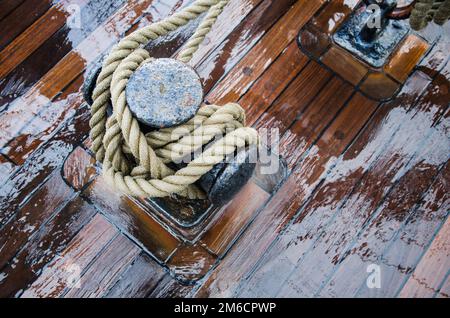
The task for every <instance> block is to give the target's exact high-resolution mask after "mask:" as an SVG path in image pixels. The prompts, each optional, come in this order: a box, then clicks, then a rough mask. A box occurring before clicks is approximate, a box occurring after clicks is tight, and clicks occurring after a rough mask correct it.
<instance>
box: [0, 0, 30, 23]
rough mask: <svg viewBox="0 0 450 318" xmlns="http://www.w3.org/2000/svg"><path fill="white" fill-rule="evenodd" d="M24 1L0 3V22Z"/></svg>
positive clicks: (14, 0) (6, 0)
mask: <svg viewBox="0 0 450 318" xmlns="http://www.w3.org/2000/svg"><path fill="white" fill-rule="evenodd" d="M24 1H25V0H3V1H2V2H1V3H0V20H2V19H3V18H4V17H6V16H8V15H10V14H11V12H12V11H13V10H14V9H16V8H17V7H18V6H20V5H21V4H22V2H24Z"/></svg>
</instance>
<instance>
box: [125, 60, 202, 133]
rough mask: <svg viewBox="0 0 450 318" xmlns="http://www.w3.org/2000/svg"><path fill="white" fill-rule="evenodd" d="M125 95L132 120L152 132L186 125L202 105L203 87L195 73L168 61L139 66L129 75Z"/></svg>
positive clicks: (186, 67)
mask: <svg viewBox="0 0 450 318" xmlns="http://www.w3.org/2000/svg"><path fill="white" fill-rule="evenodd" d="M125 93H126V99H127V103H128V106H129V107H130V110H131V112H132V113H133V114H134V116H135V117H136V118H137V119H138V120H139V121H140V122H142V123H143V124H145V125H148V126H150V127H153V128H164V127H172V126H176V125H180V124H182V123H185V122H186V121H188V120H189V119H191V118H192V117H193V116H194V115H195V114H196V113H197V110H198V109H199V107H200V105H201V103H202V101H203V88H202V83H201V81H200V77H199V76H198V74H197V73H196V72H195V70H194V69H192V68H191V67H190V66H188V65H186V64H185V63H183V62H180V61H178V60H175V59H169V58H161V59H156V60H153V61H151V62H148V63H145V64H143V65H141V66H140V67H139V68H138V69H137V70H136V71H135V72H134V73H133V74H132V75H131V77H130V79H129V81H128V83H127V87H126V90H125Z"/></svg>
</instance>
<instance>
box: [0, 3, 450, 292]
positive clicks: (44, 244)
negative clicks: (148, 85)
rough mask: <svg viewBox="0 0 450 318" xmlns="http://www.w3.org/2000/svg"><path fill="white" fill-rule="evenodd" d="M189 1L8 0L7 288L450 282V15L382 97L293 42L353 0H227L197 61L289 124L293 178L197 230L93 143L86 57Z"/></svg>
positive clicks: (286, 134)
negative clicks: (120, 172)
mask: <svg viewBox="0 0 450 318" xmlns="http://www.w3.org/2000/svg"><path fill="white" fill-rule="evenodd" d="M189 2H190V1H188V0H145V1H141V0H129V1H125V0H115V1H113V0H111V1H100V0H70V1H66V0H59V1H50V0H15V1H11V0H3V1H1V2H0V30H2V31H1V35H0V149H1V154H0V296H1V297H220V296H222V297H312V296H322V297H330V296H331V297H394V296H397V297H411V296H414V297H449V296H450V220H449V219H448V214H449V210H450V197H449V195H448V193H449V192H450V191H449V190H450V184H449V183H450V162H449V158H450V152H449V150H450V130H449V129H450V121H449V115H450V112H449V102H450V92H449V89H450V84H449V78H450V65H449V63H448V58H449V55H448V52H450V41H449V37H450V34H449V27H448V26H449V23H447V25H446V26H445V28H442V29H441V31H440V32H442V34H441V37H440V39H439V40H438V41H437V43H435V44H434V45H433V46H432V47H431V48H430V49H429V51H428V53H427V55H426V56H425V57H424V58H421V60H420V62H419V65H418V66H415V67H414V65H413V66H411V65H409V64H408V60H404V61H403V60H402V61H401V62H399V63H400V66H398V67H400V68H398V67H397V70H398V69H405V68H408V69H410V70H411V74H410V75H409V76H407V77H408V78H407V79H406V78H405V81H406V82H405V84H404V86H402V87H401V88H400V92H399V93H398V95H397V96H396V97H395V98H394V99H392V100H390V101H387V102H378V101H376V100H372V99H370V98H368V97H366V95H365V94H363V93H362V92H361V91H360V90H359V89H358V88H355V87H354V85H353V84H352V83H351V82H349V81H347V80H344V78H346V74H343V72H345V69H342V65H341V64H340V62H341V60H339V59H333V58H332V57H331V58H330V59H328V62H327V63H325V62H324V63H325V64H327V65H326V66H325V65H323V63H318V62H316V61H314V60H311V59H310V58H308V57H307V56H306V55H305V54H304V53H302V51H301V50H300V49H299V47H298V43H297V35H298V32H299V30H300V29H301V28H302V27H303V26H305V25H306V24H307V23H308V22H309V21H311V19H313V17H314V16H315V19H318V17H320V13H321V12H324V11H323V10H324V8H325V6H326V5H330V6H331V5H333V6H335V7H336V10H341V9H342V8H343V6H344V3H345V5H346V6H347V5H349V3H354V4H356V3H357V2H358V1H343V0H336V1H334V0H333V1H332V3H327V1H325V0H298V1H295V0H231V1H230V3H229V5H228V6H227V7H226V9H225V11H224V13H223V14H222V15H221V16H220V17H219V19H218V21H217V23H216V24H215V25H214V28H213V31H212V32H211V33H210V34H209V35H208V36H207V39H206V41H205V43H203V44H202V45H201V47H200V49H199V51H198V52H196V53H195V55H194V58H193V59H192V61H191V62H190V64H191V65H192V66H194V67H195V68H196V70H197V71H198V73H199V75H200V76H201V78H202V80H203V82H204V87H205V94H206V99H207V100H208V101H210V102H213V103H217V104H223V103H225V102H239V103H240V104H241V105H242V106H243V107H244V108H245V109H246V111H247V120H248V123H249V124H251V125H253V126H254V127H257V128H258V129H263V128H268V129H270V128H278V129H279V131H280V137H281V141H280V153H281V155H282V156H283V157H284V158H285V159H286V161H287V164H288V167H289V173H288V177H287V178H286V180H285V181H284V183H283V184H282V185H281V186H280V188H279V189H278V191H276V193H274V194H270V193H267V192H266V191H264V189H262V188H261V187H259V186H258V185H256V184H253V183H250V184H248V185H247V186H246V187H245V189H243V190H242V192H241V193H240V194H239V195H238V196H237V197H236V198H235V200H234V201H233V202H231V203H230V205H229V206H227V207H225V208H224V211H223V214H222V216H221V217H220V218H218V219H216V220H214V221H213V222H212V224H211V226H210V227H209V229H208V230H207V231H206V232H205V233H204V234H203V235H202V237H201V239H200V240H199V241H198V242H197V243H196V244H194V245H192V246H191V245H187V244H186V243H183V242H182V241H181V240H180V238H179V237H177V236H176V235H172V233H170V231H167V230H166V229H165V228H164V227H163V226H161V225H160V224H159V223H158V222H157V221H155V220H153V219H152V218H150V217H148V214H146V212H145V211H146V209H147V207H146V206H145V202H143V201H140V200H135V199H133V198H129V197H127V196H123V195H120V194H118V193H115V192H113V191H111V189H109V187H108V186H107V185H106V184H105V183H104V181H103V180H102V178H101V176H98V172H99V169H98V167H97V166H96V164H95V160H93V158H92V156H91V153H90V152H89V150H88V148H89V139H88V138H87V136H88V130H89V127H88V120H89V107H88V106H87V105H86V104H84V103H83V98H82V93H81V90H80V89H81V85H82V83H83V80H84V76H85V70H86V68H87V67H88V66H89V65H90V64H92V63H94V62H95V61H96V60H97V59H98V58H99V56H101V55H102V54H105V53H106V52H107V51H108V50H109V49H110V48H111V46H112V45H113V44H115V43H117V42H118V40H119V39H120V38H121V37H122V36H123V35H124V34H127V33H129V32H131V31H132V30H134V29H136V28H139V27H142V26H144V25H147V24H148V23H151V22H152V21H157V20H159V19H161V18H163V17H165V16H167V15H169V14H171V13H172V12H174V11H175V10H178V9H179V8H180V6H182V5H184V4H187V3H189ZM354 4H353V5H354ZM74 7H76V8H79V9H80V13H81V20H80V21H79V22H80V23H77V21H76V19H75V20H74V19H73V16H72V15H71V12H73V8H74ZM350 11H351V10H350ZM318 21H320V19H318ZM432 33H433V34H432V36H435V35H436V34H435V33H434V32H432ZM430 36H431V35H430ZM184 38H185V34H183V33H180V34H178V35H177V36H176V37H175V38H174V39H173V40H172V41H170V42H169V43H168V44H167V45H166V46H165V47H164V48H161V47H160V48H154V52H153V54H154V55H155V56H167V55H171V54H173V53H174V52H175V51H176V50H177V48H178V47H179V46H180V45H181V44H182V43H183V39H184ZM333 63H334V64H333ZM402 63H403V64H402ZM328 64H329V65H328ZM408 65H409V66H408ZM402 67H403V68H402ZM395 74H397V73H395ZM350 75H355V76H358V74H357V73H352V74H350ZM399 76H402V75H399ZM361 78H362V77H361ZM402 80H403V79H402ZM248 198H253V200H251V202H249V199H248ZM123 211H133V213H134V215H136V216H137V219H138V221H139V222H142V223H145V228H144V229H143V228H142V227H136V224H139V223H132V224H131V223H130V224H123V223H121V222H122V221H119V218H118V217H116V216H118V215H120V214H121V213H123ZM141 231H145V233H144V237H145V238H146V242H144V243H145V247H146V248H145V249H143V248H142V245H139V244H136V242H135V241H134V240H132V239H131V236H130V235H134V234H139V232H141ZM372 264H375V265H377V266H379V269H380V274H381V276H380V277H381V285H380V288H368V286H367V284H366V280H367V278H368V276H369V275H370V273H368V272H367V269H368V266H370V265H372ZM74 266H75V267H74ZM68 272H69V273H71V274H73V273H79V274H80V275H81V280H80V284H79V286H68V285H67V273H68ZM200 277H203V278H201V279H199V280H197V279H198V278H200ZM78 287H79V288H78Z"/></svg>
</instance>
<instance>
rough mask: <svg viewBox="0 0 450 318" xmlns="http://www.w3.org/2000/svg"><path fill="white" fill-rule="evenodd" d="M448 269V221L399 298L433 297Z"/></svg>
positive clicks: (449, 242) (449, 237) (449, 226)
mask: <svg viewBox="0 0 450 318" xmlns="http://www.w3.org/2000/svg"><path fill="white" fill-rule="evenodd" d="M449 268H450V220H449V219H447V221H446V222H445V223H444V225H443V226H442V228H441V229H440V230H439V233H438V234H437V236H436V238H435V239H434V240H433V243H432V244H431V246H430V247H429V248H428V250H427V252H426V253H425V255H424V256H423V257H422V259H421V260H420V263H419V264H418V265H417V267H416V269H415V270H414V272H413V273H412V275H411V277H410V278H409V279H408V281H407V282H406V284H405V286H404V287H403V289H402V291H401V292H400V294H399V296H400V297H433V296H434V294H435V293H437V292H438V291H439V287H440V285H441V283H442V281H443V280H444V279H445V278H446V277H447V273H448V271H449Z"/></svg>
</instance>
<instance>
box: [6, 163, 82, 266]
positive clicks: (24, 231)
mask: <svg viewBox="0 0 450 318" xmlns="http://www.w3.org/2000/svg"><path fill="white" fill-rule="evenodd" d="M73 196H74V192H73V191H72V190H71V189H70V188H69V187H68V186H67V185H66V184H65V182H64V181H63V180H62V178H61V174H60V173H59V171H55V172H54V173H53V174H52V176H51V177H50V179H49V180H48V181H47V182H46V183H45V184H44V185H43V186H42V187H40V188H39V190H38V191H37V192H36V193H35V194H34V195H33V196H32V197H31V198H30V200H29V201H28V202H27V203H26V204H25V205H24V206H23V207H22V208H20V209H19V210H18V211H17V213H16V214H15V216H14V218H12V219H11V220H10V221H9V222H8V223H7V224H6V225H5V226H4V227H2V228H1V229H0V268H3V267H4V266H5V265H6V264H7V263H8V262H9V261H10V260H11V259H12V258H13V257H14V255H15V254H16V253H17V251H19V250H21V249H22V247H23V246H24V245H25V244H26V243H27V241H28V240H29V239H30V237H32V236H33V235H34V234H35V233H36V232H37V231H38V230H39V229H40V227H41V225H43V224H44V223H46V222H47V221H48V219H49V218H51V217H52V215H54V214H55V213H57V211H58V209H60V208H61V206H64V205H65V204H67V202H68V201H69V200H70V199H71V198H72V197H73Z"/></svg>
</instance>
